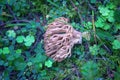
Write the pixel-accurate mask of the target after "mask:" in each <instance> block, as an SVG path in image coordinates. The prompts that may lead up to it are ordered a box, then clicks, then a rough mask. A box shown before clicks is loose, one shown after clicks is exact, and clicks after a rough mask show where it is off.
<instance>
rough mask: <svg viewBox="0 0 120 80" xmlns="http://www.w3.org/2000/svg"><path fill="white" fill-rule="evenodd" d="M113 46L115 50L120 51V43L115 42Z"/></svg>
mask: <svg viewBox="0 0 120 80" xmlns="http://www.w3.org/2000/svg"><path fill="white" fill-rule="evenodd" d="M112 45H113V49H120V41H118V40H114V41H113V43H112Z"/></svg>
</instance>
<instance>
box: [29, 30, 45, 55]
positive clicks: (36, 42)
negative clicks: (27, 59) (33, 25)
mask: <svg viewBox="0 0 120 80" xmlns="http://www.w3.org/2000/svg"><path fill="white" fill-rule="evenodd" d="M42 35H43V31H42V30H41V29H40V28H38V32H37V39H36V41H35V43H34V44H33V46H32V47H31V48H30V50H29V52H30V53H31V52H32V51H33V50H34V49H35V47H36V46H37V44H38V43H39V42H40V41H41V40H40V39H41V38H42V37H43V36H42Z"/></svg>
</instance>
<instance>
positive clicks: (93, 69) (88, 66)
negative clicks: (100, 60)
mask: <svg viewBox="0 0 120 80" xmlns="http://www.w3.org/2000/svg"><path fill="white" fill-rule="evenodd" d="M81 73H82V75H83V76H84V77H85V78H86V80H88V79H90V80H95V78H96V77H97V74H98V64H96V63H95V62H93V61H88V62H86V63H84V64H83V65H82V67H81Z"/></svg>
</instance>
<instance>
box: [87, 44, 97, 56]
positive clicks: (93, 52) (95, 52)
mask: <svg viewBox="0 0 120 80" xmlns="http://www.w3.org/2000/svg"><path fill="white" fill-rule="evenodd" d="M89 49H90V53H91V54H92V55H98V50H99V47H98V46H97V45H93V46H90V48H89Z"/></svg>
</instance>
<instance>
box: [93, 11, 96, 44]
mask: <svg viewBox="0 0 120 80" xmlns="http://www.w3.org/2000/svg"><path fill="white" fill-rule="evenodd" d="M92 25H93V31H94V40H95V43H96V44H97V40H96V29H95V21H94V11H93V10H92Z"/></svg>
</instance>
